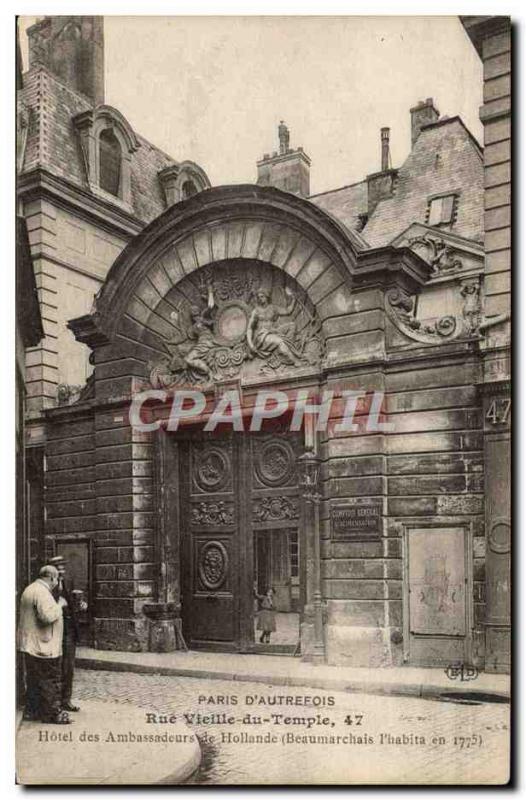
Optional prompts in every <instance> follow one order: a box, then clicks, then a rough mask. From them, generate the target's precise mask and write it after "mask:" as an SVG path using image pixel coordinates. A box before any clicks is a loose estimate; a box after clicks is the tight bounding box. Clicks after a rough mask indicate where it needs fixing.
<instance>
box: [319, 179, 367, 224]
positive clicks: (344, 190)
mask: <svg viewBox="0 0 526 800" xmlns="http://www.w3.org/2000/svg"><path fill="white" fill-rule="evenodd" d="M309 200H311V201H312V202H313V203H314V204H315V205H317V206H318V207H319V208H322V209H323V210H324V211H327V212H328V213H329V214H332V215H333V216H334V217H336V219H338V220H339V221H340V222H342V223H343V224H344V225H345V227H346V228H348V229H349V230H351V231H354V232H357V231H360V230H361V229H362V227H363V219H362V217H363V215H364V214H367V181H360V182H359V183H352V184H350V185H349V186H342V187H341V188H340V189H332V190H331V191H328V192H321V193H320V194H313V195H311V196H310V197H309Z"/></svg>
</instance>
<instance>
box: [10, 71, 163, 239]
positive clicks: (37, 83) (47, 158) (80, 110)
mask: <svg viewBox="0 0 526 800" xmlns="http://www.w3.org/2000/svg"><path fill="white" fill-rule="evenodd" d="M20 96H21V97H20V99H21V101H22V102H23V104H24V105H25V107H26V108H27V109H28V112H29V131H28V137H27V143H26V146H25V153H24V159H23V164H22V168H21V173H26V172H30V171H31V170H34V169H36V168H38V167H43V168H45V169H46V170H48V171H49V172H51V173H53V174H54V175H56V176H58V177H60V178H63V179H64V180H67V181H68V182H70V183H73V184H75V185H77V186H78V187H79V188H80V189H83V190H84V191H89V181H88V175H87V173H86V167H85V164H84V161H83V155H82V148H81V146H80V142H79V136H78V132H77V131H76V129H75V126H74V123H73V120H74V118H76V117H77V118H78V117H79V115H83V114H87V115H88V116H89V115H90V114H93V115H96V114H98V115H99V116H101V115H102V116H108V117H111V118H112V119H113V121H114V122H117V123H118V124H119V125H120V128H121V130H122V131H123V133H124V134H125V136H126V139H127V141H128V142H129V144H130V148H129V151H130V159H131V207H132V212H133V214H134V216H136V217H137V218H138V220H140V221H141V222H143V223H148V222H151V220H153V219H155V217H158V216H159V214H161V213H162V212H163V211H165V210H166V201H165V198H164V194H163V191H162V187H161V184H160V182H159V177H158V173H159V172H160V170H162V169H165V168H166V167H169V166H173V165H177V162H176V161H175V159H173V158H171V157H170V156H168V155H167V154H166V153H164V152H163V151H162V150H160V149H159V148H158V147H155V146H154V145H153V144H151V142H149V141H147V140H146V139H144V138H143V137H142V136H140V135H139V134H137V133H136V132H135V131H133V129H132V127H131V125H130V124H129V122H128V121H127V120H126V119H125V118H124V117H123V115H122V114H121V113H120V112H119V111H118V110H117V109H113V108H111V107H110V106H99V107H98V108H95V109H94V108H93V105H92V104H91V103H90V101H89V99H88V98H87V97H85V96H84V95H82V94H80V93H78V92H75V91H73V90H72V89H71V88H69V87H68V86H66V85H65V84H63V83H61V81H60V80H59V79H58V78H57V77H56V76H55V75H53V74H52V73H51V72H50V71H49V70H47V69H46V68H45V67H42V66H37V67H34V68H32V69H30V70H29V71H28V72H27V73H25V75H24V88H23V89H22V90H21V91H20Z"/></svg>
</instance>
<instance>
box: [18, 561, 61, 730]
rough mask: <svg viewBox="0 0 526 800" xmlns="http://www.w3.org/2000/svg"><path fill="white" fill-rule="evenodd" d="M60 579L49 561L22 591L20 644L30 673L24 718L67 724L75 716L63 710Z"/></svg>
mask: <svg viewBox="0 0 526 800" xmlns="http://www.w3.org/2000/svg"><path fill="white" fill-rule="evenodd" d="M57 583H58V570H57V568H56V567H54V566H51V565H49V564H46V566H44V567H42V569H41V570H40V573H39V576H38V578H37V579H36V581H33V583H31V584H30V585H29V586H27V587H26V588H25V589H24V591H23V592H22V597H21V598H20V617H19V622H18V631H17V640H18V641H17V645H18V649H19V650H20V651H21V652H22V653H23V654H24V666H25V674H26V703H25V709H24V719H26V720H39V721H40V722H51V723H55V724H60V725H66V724H68V723H69V722H71V720H70V719H69V717H68V715H67V713H66V712H65V711H62V710H61V696H60V695H61V662H62V631H63V620H62V609H63V607H64V605H65V600H63V599H59V600H58V601H57V600H55V598H54V597H53V594H52V591H53V589H54V588H55V586H56V585H57Z"/></svg>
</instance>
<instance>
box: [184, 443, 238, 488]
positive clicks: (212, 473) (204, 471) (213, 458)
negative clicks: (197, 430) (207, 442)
mask: <svg viewBox="0 0 526 800" xmlns="http://www.w3.org/2000/svg"><path fill="white" fill-rule="evenodd" d="M193 479H194V483H195V485H196V486H197V487H198V488H199V489H200V490H201V491H202V492H220V491H222V490H223V489H225V488H227V485H228V483H229V479H230V463H229V459H228V456H227V454H226V453H225V451H224V450H223V449H222V448H220V447H214V446H213V445H212V446H209V447H206V449H205V448H203V449H202V450H200V451H198V450H195V451H194V464H193Z"/></svg>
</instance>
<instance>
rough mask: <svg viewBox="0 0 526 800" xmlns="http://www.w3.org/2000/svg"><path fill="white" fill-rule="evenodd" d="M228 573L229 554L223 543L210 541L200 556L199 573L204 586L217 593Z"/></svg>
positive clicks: (204, 546)
mask: <svg viewBox="0 0 526 800" xmlns="http://www.w3.org/2000/svg"><path fill="white" fill-rule="evenodd" d="M227 571H228V553H227V551H226V547H225V546H224V545H223V544H222V543H221V542H216V541H210V542H207V543H206V544H205V545H203V547H202V549H201V552H200V554H199V564H198V572H199V579H200V581H201V583H202V584H203V586H204V587H205V588H206V589H209V590H210V591H216V590H217V589H219V588H220V587H221V586H222V584H223V583H224V582H225V578H226V576H227Z"/></svg>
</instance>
